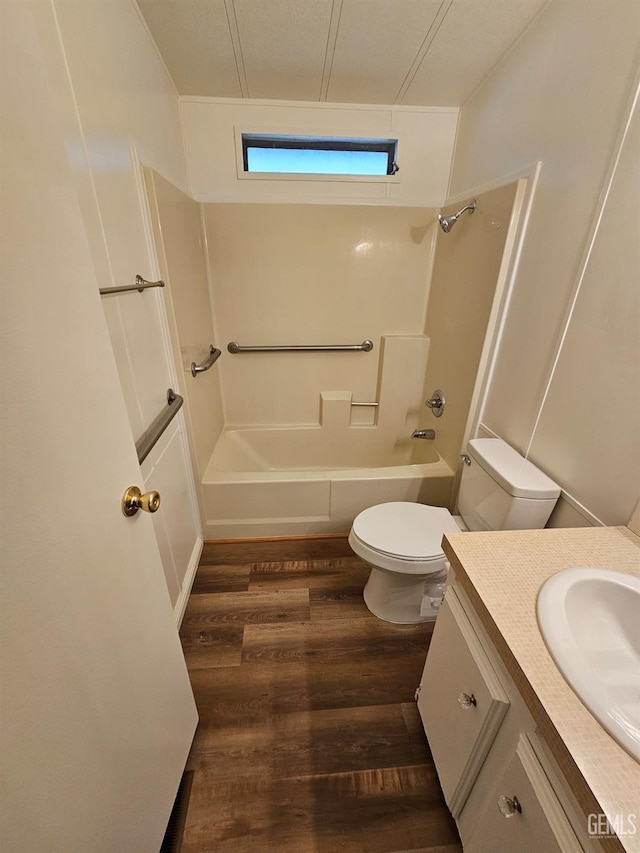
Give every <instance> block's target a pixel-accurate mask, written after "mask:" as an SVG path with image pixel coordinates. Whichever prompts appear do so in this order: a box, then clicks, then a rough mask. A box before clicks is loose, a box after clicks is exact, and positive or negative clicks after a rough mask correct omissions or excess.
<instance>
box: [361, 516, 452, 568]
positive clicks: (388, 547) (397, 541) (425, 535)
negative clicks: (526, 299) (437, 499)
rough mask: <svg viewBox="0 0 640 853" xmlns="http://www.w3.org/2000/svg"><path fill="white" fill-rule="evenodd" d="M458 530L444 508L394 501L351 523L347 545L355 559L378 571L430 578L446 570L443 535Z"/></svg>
mask: <svg viewBox="0 0 640 853" xmlns="http://www.w3.org/2000/svg"><path fill="white" fill-rule="evenodd" d="M459 530H460V528H459V527H458V525H457V524H456V522H455V520H454V518H453V516H452V515H451V513H450V512H449V510H447V509H444V508H443V507H434V506H426V505H425V504H416V503H410V502H408V501H393V502H391V503H384V504H378V505H377V506H372V507H369V509H365V510H363V512H361V513H360V514H359V515H358V516H357V517H356V518H355V520H354V522H353V526H352V528H351V533H350V534H349V544H350V545H351V547H352V548H353V550H354V551H355V552H356V554H358V556H360V557H362V558H363V559H364V560H366V561H367V562H368V563H370V564H371V565H373V566H376V567H378V568H381V569H386V570H387V571H391V572H398V573H400V574H411V575H431V574H435V573H437V572H440V571H442V569H444V568H445V567H446V557H445V555H444V553H443V551H442V546H441V541H442V535H443V533H447V532H458V531H459Z"/></svg>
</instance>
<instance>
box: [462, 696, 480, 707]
mask: <svg viewBox="0 0 640 853" xmlns="http://www.w3.org/2000/svg"><path fill="white" fill-rule="evenodd" d="M477 704H478V703H477V701H476V697H475V696H474V695H473V693H461V694H460V695H459V696H458V705H460V707H461V708H475V707H476V705H477Z"/></svg>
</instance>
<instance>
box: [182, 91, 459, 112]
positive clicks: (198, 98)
mask: <svg viewBox="0 0 640 853" xmlns="http://www.w3.org/2000/svg"><path fill="white" fill-rule="evenodd" d="M178 100H179V101H180V103H185V104H187V103H189V104H223V105H226V106H239V107H290V108H292V109H303V110H309V109H314V110H316V109H320V110H347V111H351V112H353V110H362V111H365V112H368V113H370V112H389V110H391V111H392V112H398V113H459V112H460V107H421V106H402V105H400V104H344V103H337V102H332V101H275V100H269V99H268V98H264V99H263V98H211V97H207V96H203V95H180V96H179V97H178Z"/></svg>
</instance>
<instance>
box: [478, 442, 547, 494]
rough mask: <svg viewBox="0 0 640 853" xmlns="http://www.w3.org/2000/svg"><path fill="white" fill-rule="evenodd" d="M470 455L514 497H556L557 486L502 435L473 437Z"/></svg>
mask: <svg viewBox="0 0 640 853" xmlns="http://www.w3.org/2000/svg"><path fill="white" fill-rule="evenodd" d="M469 455H470V456H471V457H472V458H473V459H475V460H476V462H477V463H478V465H480V467H481V468H483V469H484V470H485V471H486V472H487V474H489V476H490V477H492V478H493V479H494V480H495V481H496V482H497V483H499V484H500V485H501V486H502V488H503V489H506V491H507V492H508V493H509V494H510V495H512V496H513V497H514V498H530V499H533V500H555V499H556V498H558V497H559V495H560V486H558V485H557V483H554V482H553V480H551V479H550V478H549V477H547V475H546V474H543V473H542V471H541V470H540V469H539V468H536V466H535V465H533V464H532V463H531V462H529V461H528V460H527V459H525V458H524V457H523V456H521V455H520V454H519V453H518V451H517V450H514V449H513V447H510V446H509V445H508V444H506V442H504V441H502V439H501V438H472V439H471V441H470V442H469Z"/></svg>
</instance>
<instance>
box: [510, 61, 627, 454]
mask: <svg viewBox="0 0 640 853" xmlns="http://www.w3.org/2000/svg"><path fill="white" fill-rule="evenodd" d="M639 105H640V65H639V66H638V67H637V68H636V74H635V78H634V83H633V86H632V89H631V94H630V96H629V98H628V100H627V104H626V107H625V112H624V118H623V121H622V124H621V129H620V131H619V132H618V135H617V138H616V141H615V144H614V147H613V154H612V156H611V160H610V162H609V166H608V168H607V173H606V175H605V178H604V181H603V185H602V189H601V190H600V195H599V196H598V200H597V202H596V205H595V211H594V215H593V219H592V222H591V227H590V229H589V235H588V236H587V240H586V244H585V248H584V251H583V253H582V257H581V259H580V266H579V268H578V274H577V277H576V282H575V285H574V287H573V291H572V293H571V297H570V300H569V306H568V308H567V311H566V313H565V316H564V319H563V322H562V331H561V332H560V335H559V337H558V340H557V343H556V347H555V352H554V354H553V359H552V363H551V367H550V369H549V372H548V373H547V377H546V379H545V384H544V391H543V393H542V397H541V398H540V403H539V405H538V410H537V412H536V417H535V420H534V422H533V426H532V428H531V433H530V435H529V442H528V444H527V448H526V453H527V454H528V453H529V451H530V449H531V446H532V445H533V442H534V441H535V436H536V432H537V429H538V424H539V423H540V418H541V417H542V413H543V411H544V407H545V404H546V402H547V397H548V396H549V391H550V389H551V385H552V383H553V378H554V376H555V372H556V369H557V367H558V363H559V361H560V356H561V354H562V350H563V348H564V342H565V340H566V337H567V334H568V333H569V326H570V325H571V320H572V317H573V313H574V311H575V308H576V305H577V302H578V298H579V296H580V292H581V290H582V285H583V283H584V278H585V275H586V273H587V267H588V266H589V261H590V260H591V253H592V252H593V248H594V246H595V242H596V239H597V237H598V232H599V231H600V223H601V221H602V217H603V216H604V211H605V208H606V206H607V202H608V200H609V194H610V192H611V187H612V186H613V181H614V179H615V176H616V172H617V171H618V164H619V162H620V158H621V156H622V149H623V147H624V144H625V142H626V139H627V135H628V133H629V127H630V125H631V122H632V121H633V117H634V114H635V112H636V110H637V109H639V108H640V106H639Z"/></svg>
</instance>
